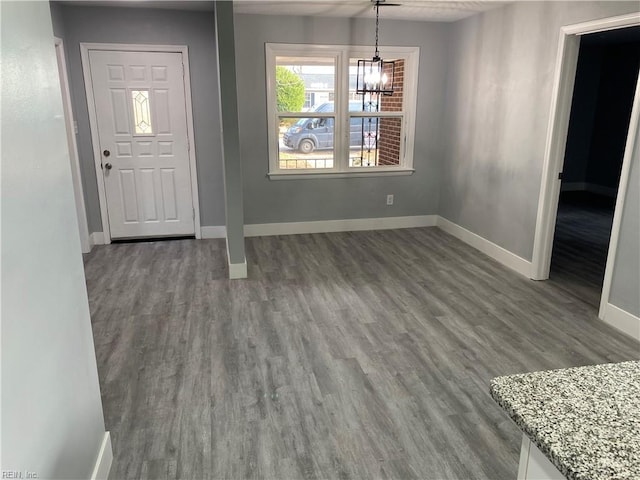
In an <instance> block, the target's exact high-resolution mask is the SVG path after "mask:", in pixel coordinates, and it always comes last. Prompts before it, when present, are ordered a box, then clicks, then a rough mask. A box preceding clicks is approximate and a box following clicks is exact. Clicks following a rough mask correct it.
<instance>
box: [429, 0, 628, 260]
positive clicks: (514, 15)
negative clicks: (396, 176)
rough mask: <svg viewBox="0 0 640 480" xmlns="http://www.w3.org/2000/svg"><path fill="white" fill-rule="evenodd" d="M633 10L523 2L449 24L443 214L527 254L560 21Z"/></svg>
mask: <svg viewBox="0 0 640 480" xmlns="http://www.w3.org/2000/svg"><path fill="white" fill-rule="evenodd" d="M637 10H638V3H637V2H635V1H634V2H580V3H579V5H578V4H576V3H575V2H518V3H515V4H512V5H508V6H505V7H502V8H499V9H495V10H490V11H488V12H486V13H484V14H482V15H477V16H474V17H471V18H469V19H466V20H463V21H460V22H457V23H456V24H454V25H453V36H452V39H451V61H450V68H449V74H448V82H447V85H448V89H447V104H446V106H447V109H446V111H447V114H448V118H447V129H446V132H447V134H448V147H447V158H446V159H445V160H444V162H443V175H442V177H441V180H442V186H441V189H440V192H441V195H440V207H439V213H440V214H441V215H442V216H444V217H446V218H447V219H449V220H451V221H453V222H454V223H457V224H458V225H461V226H463V227H465V228H467V229H468V230H471V231H472V232H474V233H476V234H478V235H480V236H482V237H484V238H486V239H488V240H490V241H492V242H494V243H496V244H498V245H500V246H501V247H503V248H505V249H507V250H509V251H511V252H513V253H515V254H517V255H519V256H521V257H522V258H525V259H527V260H531V258H532V254H533V239H534V234H535V222H536V214H537V209H538V195H539V191H540V181H541V175H542V162H543V157H544V146H545V140H546V135H547V124H548V121H549V115H550V104H551V89H552V83H553V74H554V68H555V60H556V53H557V49H558V38H559V32H560V27H561V26H562V25H568V24H573V23H579V22H583V21H587V20H592V19H597V18H604V17H610V16H614V15H621V14H624V13H629V12H634V11H637ZM426 188H428V187H426Z"/></svg>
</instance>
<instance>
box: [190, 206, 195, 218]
mask: <svg viewBox="0 0 640 480" xmlns="http://www.w3.org/2000/svg"><path fill="white" fill-rule="evenodd" d="M191 212H192V214H193V219H194V220H195V219H196V209H195V208H192V209H191Z"/></svg>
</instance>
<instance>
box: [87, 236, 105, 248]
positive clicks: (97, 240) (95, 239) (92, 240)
mask: <svg viewBox="0 0 640 480" xmlns="http://www.w3.org/2000/svg"><path fill="white" fill-rule="evenodd" d="M89 245H90V246H91V247H93V246H94V245H104V233H102V232H92V233H91V235H89Z"/></svg>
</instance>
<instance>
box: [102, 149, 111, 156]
mask: <svg viewBox="0 0 640 480" xmlns="http://www.w3.org/2000/svg"><path fill="white" fill-rule="evenodd" d="M102 154H103V155H104V156H105V157H108V156H109V155H111V152H110V151H109V150H105V151H104V152H102Z"/></svg>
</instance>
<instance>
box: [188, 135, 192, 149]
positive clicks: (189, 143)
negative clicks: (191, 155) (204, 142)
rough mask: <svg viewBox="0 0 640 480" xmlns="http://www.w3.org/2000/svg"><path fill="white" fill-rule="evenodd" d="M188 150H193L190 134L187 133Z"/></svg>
mask: <svg viewBox="0 0 640 480" xmlns="http://www.w3.org/2000/svg"><path fill="white" fill-rule="evenodd" d="M187 151H188V152H190V151H191V140H189V135H187Z"/></svg>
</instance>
